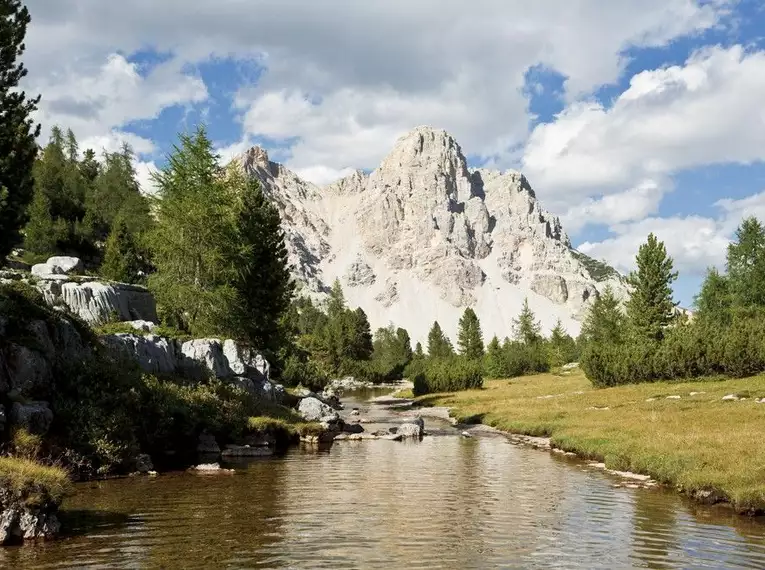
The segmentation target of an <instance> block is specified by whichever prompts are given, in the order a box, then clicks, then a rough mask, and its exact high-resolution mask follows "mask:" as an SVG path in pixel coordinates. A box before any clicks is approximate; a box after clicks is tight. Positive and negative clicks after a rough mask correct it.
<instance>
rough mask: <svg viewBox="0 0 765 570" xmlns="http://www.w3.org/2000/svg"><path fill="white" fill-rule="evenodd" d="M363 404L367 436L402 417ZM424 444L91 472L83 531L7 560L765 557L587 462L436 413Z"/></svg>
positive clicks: (707, 562) (79, 507)
mask: <svg viewBox="0 0 765 570" xmlns="http://www.w3.org/2000/svg"><path fill="white" fill-rule="evenodd" d="M373 395H379V393H378V394H374V393H370V392H366V393H354V394H350V395H348V396H347V397H345V398H344V399H343V401H344V402H345V406H346V409H345V411H344V412H343V414H344V416H345V417H346V418H349V417H350V416H349V414H350V412H351V409H352V408H354V407H356V408H359V410H360V414H359V415H358V416H357V417H358V418H360V419H361V418H363V420H364V424H363V425H364V427H365V430H366V431H367V432H372V431H374V430H376V429H380V428H381V427H382V428H387V427H389V426H390V425H391V424H393V423H396V422H400V421H401V419H400V417H399V412H398V411H396V410H391V409H388V408H386V407H385V406H382V405H376V404H373V403H371V402H370V401H369V398H370V397H371V396H373ZM425 428H426V431H427V432H428V434H429V435H426V436H425V437H424V438H423V440H422V441H403V442H397V441H388V440H373V441H337V442H335V443H334V444H333V445H332V446H331V447H329V448H317V447H312V446H305V445H304V446H300V447H295V448H293V449H290V450H289V451H288V452H286V454H284V455H281V456H275V457H269V458H256V459H249V460H242V461H237V462H236V463H235V464H233V465H232V464H228V465H226V466H227V467H233V468H234V472H233V473H217V474H208V475H200V474H195V473H187V472H179V473H168V474H161V475H160V476H158V477H139V478H126V479H116V480H110V481H102V482H91V483H82V484H78V486H77V490H78V492H77V494H76V495H75V496H73V497H71V498H70V499H68V500H67V501H66V502H65V504H64V507H63V512H62V517H61V518H62V521H63V522H64V523H65V524H66V525H67V528H68V534H67V535H65V536H64V537H63V538H62V539H60V540H57V541H52V542H47V543H41V544H38V545H31V546H30V545H26V546H20V547H13V548H6V549H0V568H13V569H16V570H25V569H32V568H34V569H41V568H57V569H61V568H78V569H79V568H136V569H139V568H140V569H143V568H332V569H339V568H428V569H433V568H456V569H462V568H477V569H479V568H480V569H484V568H532V569H536V568H575V569H578V568H582V569H584V568H586V569H590V568H608V569H615V568H619V569H621V568H654V569H674V568H757V569H762V568H765V524H763V522H762V521H758V520H752V519H747V518H744V517H738V516H736V515H734V514H733V513H732V512H729V511H727V510H725V509H723V508H709V507H701V506H696V505H693V504H691V503H689V502H688V501H686V500H685V499H683V498H682V497H679V496H677V495H676V494H674V493H673V492H670V491H665V490H662V489H658V488H654V489H640V488H629V487H626V486H625V485H624V484H623V483H624V482H623V481H622V480H621V479H619V478H617V477H615V476H612V475H609V474H607V473H605V472H603V471H601V470H598V469H594V468H592V467H591V466H589V465H587V464H586V463H583V462H581V461H578V460H576V459H575V458H568V457H563V456H560V455H555V454H551V453H548V452H541V451H537V450H534V449H530V448H527V447H523V446H518V445H514V444H512V443H511V442H510V441H508V440H507V438H505V437H503V436H500V435H497V434H491V433H489V432H486V433H483V432H481V431H479V432H476V434H475V435H474V436H472V437H465V436H463V435H461V431H460V430H458V429H456V428H454V427H452V426H451V425H450V424H449V423H448V422H446V421H443V420H438V419H432V418H425Z"/></svg>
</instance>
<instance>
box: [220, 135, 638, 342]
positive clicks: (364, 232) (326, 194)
mask: <svg viewBox="0 0 765 570" xmlns="http://www.w3.org/2000/svg"><path fill="white" fill-rule="evenodd" d="M233 161H234V163H235V164H238V165H239V167H240V168H242V169H243V170H244V172H246V173H247V174H248V175H249V176H253V177H255V178H256V179H257V180H258V181H259V182H260V184H261V187H262V188H263V190H264V192H265V194H266V195H267V196H268V197H269V199H271V200H272V202H273V203H274V204H275V205H276V206H277V208H278V209H279V212H280V214H281V215H282V226H283V228H284V231H285V235H286V241H287V248H288V251H289V258H290V263H291V264H292V265H293V273H294V275H295V277H296V279H297V280H298V282H300V283H302V286H303V290H304V291H306V292H307V293H309V294H310V295H311V296H313V297H314V298H321V297H322V296H324V295H325V294H326V292H327V291H328V289H329V287H330V286H331V284H332V282H333V280H334V279H335V278H339V279H340V281H341V283H342V285H343V289H344V291H345V293H346V298H347V300H348V302H349V304H350V305H352V306H360V307H362V308H363V309H364V310H365V311H366V312H367V314H368V316H369V320H370V322H371V324H372V326H373V327H375V328H376V327H379V326H386V325H387V324H388V323H389V322H393V323H395V324H396V325H397V326H403V327H404V328H406V329H407V330H408V331H409V332H410V334H411V336H412V339H413V340H414V341H421V342H422V341H424V340H425V338H426V336H427V331H428V329H429V328H430V326H431V325H432V323H433V321H434V320H438V321H439V323H440V324H441V326H442V328H443V329H444V331H445V332H447V334H448V335H449V336H450V337H451V338H452V339H455V332H456V327H457V320H458V319H459V316H460V314H461V313H462V311H463V310H464V308H465V307H467V306H471V307H473V308H474V309H475V310H476V313H477V314H478V316H479V318H480V319H481V324H482V328H483V332H484V336H485V340H487V341H488V339H489V338H490V337H491V336H493V335H494V334H497V335H498V336H500V338H502V337H504V336H511V334H512V333H511V329H512V319H513V318H514V317H515V316H517V314H518V312H519V311H520V308H521V305H522V303H523V300H524V298H526V297H528V299H529V305H530V306H531V308H532V310H534V311H535V313H536V314H537V318H538V319H539V320H540V321H541V323H542V325H543V329H544V330H545V332H547V331H549V329H550V328H551V327H552V326H553V325H554V323H555V321H556V320H557V318H560V319H561V321H562V322H563V324H564V326H565V327H566V328H567V329H568V330H569V332H570V333H571V334H574V335H575V334H578V332H579V327H580V321H581V319H582V318H583V316H584V314H585V313H586V310H587V307H589V305H590V304H591V302H592V300H593V299H594V298H595V296H597V295H598V294H599V293H600V292H601V291H602V290H603V288H604V287H605V286H606V285H608V284H610V285H611V286H612V288H613V289H614V291H615V293H616V294H617V296H620V297H624V296H625V295H626V292H627V289H626V285H625V283H624V280H623V278H622V277H621V275H620V274H619V273H618V272H616V270H614V269H613V268H611V267H609V266H607V265H605V264H603V263H601V262H599V261H596V260H594V259H591V258H589V257H588V256H586V255H585V254H583V253H581V252H579V251H577V250H576V249H574V248H573V247H572V246H571V241H570V239H569V237H568V235H567V234H566V232H565V230H564V228H563V225H562V223H561V221H560V218H558V217H557V216H555V215H553V214H551V213H549V212H547V211H546V210H544V209H543V208H542V206H541V203H540V201H539V200H538V199H537V194H536V192H535V191H534V189H533V188H532V186H531V184H530V182H529V181H528V180H527V179H526V177H525V176H524V175H523V174H522V173H520V172H518V171H515V170H507V171H503V172H500V171H494V170H487V169H484V168H475V169H470V168H469V167H468V165H467V160H466V159H465V156H464V154H463V152H462V149H461V147H460V145H459V143H458V142H457V141H456V139H455V138H454V137H453V136H452V135H450V134H449V133H447V132H446V131H444V130H442V129H434V128H431V127H427V126H420V127H417V128H415V129H413V130H411V131H409V132H408V133H406V134H404V135H403V136H401V137H400V138H399V139H398V141H397V142H396V144H395V145H394V147H393V149H392V150H391V151H390V153H388V155H387V156H386V157H385V158H384V159H383V160H382V162H381V163H380V165H379V166H378V167H377V168H376V169H374V170H373V171H372V172H371V173H369V174H367V173H364V172H363V171H361V170H357V171H355V172H353V173H352V174H350V175H349V176H346V177H344V178H342V179H340V180H338V181H336V182H333V183H332V184H328V185H326V186H322V187H320V186H317V185H314V184H312V183H310V182H308V181H305V180H302V179H301V178H300V177H299V176H297V175H296V174H295V173H293V172H292V171H290V170H289V169H287V168H286V167H284V166H283V165H281V164H278V163H275V162H272V161H270V160H269V158H268V154H267V152H266V151H265V150H264V149H262V148H260V147H253V148H251V149H249V150H248V151H246V152H244V153H242V154H241V155H239V156H237V157H235V158H234V159H233Z"/></svg>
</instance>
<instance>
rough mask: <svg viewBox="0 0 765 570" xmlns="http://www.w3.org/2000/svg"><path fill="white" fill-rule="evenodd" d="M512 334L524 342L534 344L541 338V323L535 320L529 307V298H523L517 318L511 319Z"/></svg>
mask: <svg viewBox="0 0 765 570" xmlns="http://www.w3.org/2000/svg"><path fill="white" fill-rule="evenodd" d="M513 335H514V336H515V339H516V340H518V341H520V342H522V343H524V344H534V343H535V342H539V341H540V340H542V325H541V324H540V323H539V321H537V320H536V317H535V316H534V313H533V311H532V310H531V309H530V308H529V300H528V299H524V301H523V309H522V310H521V314H520V315H518V318H517V319H513Z"/></svg>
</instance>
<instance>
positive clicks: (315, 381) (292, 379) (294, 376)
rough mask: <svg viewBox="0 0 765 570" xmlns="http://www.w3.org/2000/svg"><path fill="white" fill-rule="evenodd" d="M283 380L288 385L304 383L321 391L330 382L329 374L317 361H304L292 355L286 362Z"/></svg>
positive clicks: (316, 390)
mask: <svg viewBox="0 0 765 570" xmlns="http://www.w3.org/2000/svg"><path fill="white" fill-rule="evenodd" d="M281 380H282V383H284V384H285V385H286V386H298V385H302V386H305V387H306V388H308V389H310V390H313V391H314V392H320V391H321V390H323V389H324V387H325V386H326V385H327V384H328V383H329V376H328V375H327V374H326V372H324V370H322V369H321V368H320V367H319V365H318V364H316V362H313V361H308V362H303V361H302V360H300V359H299V358H298V357H297V356H290V357H289V358H287V361H286V362H285V363H284V370H282V374H281Z"/></svg>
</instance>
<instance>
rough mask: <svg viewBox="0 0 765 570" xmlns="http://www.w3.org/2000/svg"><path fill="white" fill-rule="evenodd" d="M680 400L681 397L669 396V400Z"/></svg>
mask: <svg viewBox="0 0 765 570" xmlns="http://www.w3.org/2000/svg"><path fill="white" fill-rule="evenodd" d="M679 399H680V396H678V395H673V396H667V400H679Z"/></svg>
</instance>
